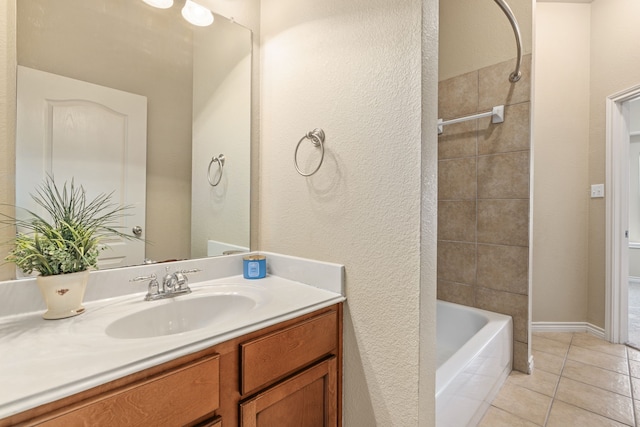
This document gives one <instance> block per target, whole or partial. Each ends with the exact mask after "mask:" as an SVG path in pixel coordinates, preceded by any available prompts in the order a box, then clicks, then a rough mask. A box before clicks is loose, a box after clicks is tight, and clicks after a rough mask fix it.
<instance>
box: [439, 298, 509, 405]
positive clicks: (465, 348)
mask: <svg viewBox="0 0 640 427" xmlns="http://www.w3.org/2000/svg"><path fill="white" fill-rule="evenodd" d="M436 304H437V305H436V307H437V306H438V305H440V304H442V305H444V306H449V307H455V308H456V309H459V310H460V309H461V310H467V311H473V312H476V313H478V314H480V315H482V316H483V317H486V319H487V324H486V325H484V326H483V327H482V328H481V329H480V330H479V331H478V332H477V333H476V334H474V335H473V336H472V337H471V338H470V339H469V340H468V341H466V342H465V343H464V344H463V345H462V346H461V347H460V348H459V349H457V350H456V352H455V353H453V354H452V355H451V357H449V359H447V360H446V361H445V362H444V363H443V364H442V365H441V366H440V367H437V369H436V399H437V398H438V396H440V395H441V394H442V392H443V391H444V390H446V388H447V386H448V385H449V384H450V383H451V382H452V381H453V379H454V378H456V376H457V375H459V374H460V373H461V372H462V371H463V370H464V369H465V367H466V366H467V365H468V364H469V363H470V362H471V361H472V360H473V359H474V358H475V357H477V356H478V355H479V354H480V353H481V352H482V351H483V350H484V349H485V348H486V347H487V346H488V345H489V344H490V343H491V341H492V340H493V339H494V338H495V337H496V335H498V334H499V333H500V332H501V331H502V330H503V329H504V328H505V327H509V329H510V332H511V337H510V338H511V345H512V348H511V351H510V353H511V361H510V365H511V366H513V318H512V317H511V316H509V315H506V314H500V313H495V312H492V311H488V310H483V309H481V308H475V307H469V306H465V305H462V304H456V303H452V302H448V301H443V300H437V302H436ZM436 328H437V325H436ZM436 345H437V342H436ZM472 349H473V350H472ZM436 351H437V350H436Z"/></svg>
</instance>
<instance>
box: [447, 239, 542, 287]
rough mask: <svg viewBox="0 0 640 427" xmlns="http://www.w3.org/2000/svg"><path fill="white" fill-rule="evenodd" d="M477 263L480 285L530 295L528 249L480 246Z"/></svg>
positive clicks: (478, 282)
mask: <svg viewBox="0 0 640 427" xmlns="http://www.w3.org/2000/svg"><path fill="white" fill-rule="evenodd" d="M439 231H440V230H438V232H439ZM477 262H478V272H477V278H476V280H477V282H476V283H477V284H478V285H480V286H483V287H485V288H491V289H495V290H499V291H507V292H513V293H517V294H523V295H527V294H528V292H529V249H528V248H526V247H522V246H504V245H478V261H477Z"/></svg>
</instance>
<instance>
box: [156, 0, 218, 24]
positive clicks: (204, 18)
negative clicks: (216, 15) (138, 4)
mask: <svg viewBox="0 0 640 427" xmlns="http://www.w3.org/2000/svg"><path fill="white" fill-rule="evenodd" d="M145 1H146V0H145ZM182 16H183V17H184V19H186V20H187V21H189V22H190V23H192V24H193V25H197V26H199V27H206V26H207V25H211V24H212V23H213V13H211V11H210V10H209V9H207V8H206V7H204V6H200V5H199V4H197V3H195V2H193V1H191V0H187V1H186V3H185V4H184V7H183V8H182Z"/></svg>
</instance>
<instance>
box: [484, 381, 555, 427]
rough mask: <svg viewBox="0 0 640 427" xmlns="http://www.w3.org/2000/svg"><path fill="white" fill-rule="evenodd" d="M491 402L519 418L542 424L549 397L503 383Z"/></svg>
mask: <svg viewBox="0 0 640 427" xmlns="http://www.w3.org/2000/svg"><path fill="white" fill-rule="evenodd" d="M492 404H493V406H495V407H496V408H500V409H502V410H505V411H507V412H509V413H511V414H513V415H516V416H518V417H520V418H524V419H526V420H528V421H531V422H534V423H536V424H538V425H544V422H545V420H546V418H547V412H548V410H549V406H550V405H551V398H550V397H549V396H545V395H544V394H541V393H537V392H535V391H532V390H529V389H526V388H523V387H517V386H514V385H510V384H505V385H504V386H503V387H502V389H501V390H500V393H498V395H497V396H496V398H495V399H494V400H493V403H492Z"/></svg>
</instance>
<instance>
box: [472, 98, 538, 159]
mask: <svg viewBox="0 0 640 427" xmlns="http://www.w3.org/2000/svg"><path fill="white" fill-rule="evenodd" d="M530 107H531V105H530V103H529V102H525V103H522V104H516V105H512V106H509V107H505V109H504V111H505V113H504V114H505V119H504V123H498V124H490V125H488V126H487V127H480V131H479V132H478V154H480V155H482V154H496V153H506V152H510V151H523V150H528V149H529V147H530V146H531V142H530V141H531V135H530V131H531V119H530Z"/></svg>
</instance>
